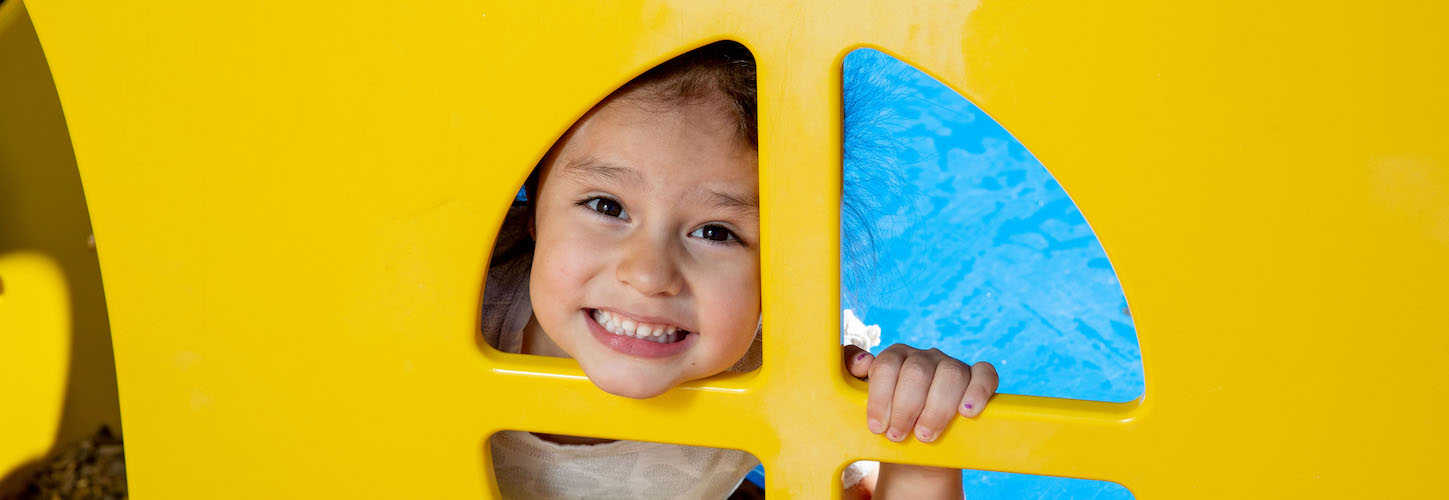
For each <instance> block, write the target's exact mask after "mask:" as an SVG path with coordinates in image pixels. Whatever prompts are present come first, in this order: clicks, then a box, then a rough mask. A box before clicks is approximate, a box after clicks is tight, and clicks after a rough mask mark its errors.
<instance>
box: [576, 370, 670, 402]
mask: <svg viewBox="0 0 1449 500" xmlns="http://www.w3.org/2000/svg"><path fill="white" fill-rule="evenodd" d="M585 375H588V376H589V381H591V382H593V383H594V386H595V387H598V388H599V389H602V390H603V391H604V392H607V393H609V394H613V395H615V396H623V397H626V398H634V399H648V398H652V397H654V396H658V395H660V394H664V393H666V392H669V390H670V389H673V388H674V384H672V383H668V382H665V381H659V380H655V381H651V382H648V383H646V382H645V381H642V380H638V379H637V378H634V377H609V376H602V377H595V376H593V375H592V374H589V373H588V372H587V371H585ZM616 378H619V379H626V380H615V379H616Z"/></svg>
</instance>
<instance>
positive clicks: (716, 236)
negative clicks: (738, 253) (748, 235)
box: [689, 224, 738, 243]
mask: <svg viewBox="0 0 1449 500" xmlns="http://www.w3.org/2000/svg"><path fill="white" fill-rule="evenodd" d="M689 235H690V236H693V237H695V238H704V239H706V240H710V241H718V242H721V243H723V242H726V241H730V240H738V238H736V237H735V233H732V232H730V230H728V229H725V228H724V227H721V226H716V225H712V224H711V225H708V226H704V227H701V228H699V229H695V230H694V232H692V233H689Z"/></svg>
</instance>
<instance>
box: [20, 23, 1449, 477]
mask: <svg viewBox="0 0 1449 500" xmlns="http://www.w3.org/2000/svg"><path fill="white" fill-rule="evenodd" d="M16 3H17V2H16V0H11V1H10V2H7V3H6V5H5V6H4V8H5V9H6V11H5V12H6V15H7V16H17V15H23V12H21V11H20V8H19V7H18V6H17V5H16ZM27 3H28V5H27V6H26V8H28V11H29V16H30V19H31V20H32V21H33V23H34V26H35V30H36V32H37V33H38V36H39V41H40V45H41V46H42V47H44V52H45V57H46V59H47V60H48V63H49V68H50V72H51V75H45V74H43V72H40V73H36V74H17V75H14V78H27V79H44V78H50V77H51V76H52V75H53V78H54V82H55V88H57V89H58V95H59V98H60V103H61V104H62V105H63V107H64V111H65V124H66V126H67V127H68V128H69V137H68V138H67V137H64V136H63V134H58V135H55V136H54V137H49V138H48V140H49V141H54V142H51V143H48V144H52V145H53V144H56V143H59V141H65V140H69V141H71V142H73V144H74V155H75V163H76V165H78V168H79V172H80V178H81V180H82V182H83V185H84V188H85V190H84V192H85V196H84V203H86V204H88V206H89V214H90V221H91V223H92V224H93V226H94V229H95V235H96V240H97V242H98V248H99V257H100V265H101V270H102V274H103V277H104V280H105V301H106V307H108V309H109V316H110V325H111V331H112V338H113V345H114V350H115V364H116V375H117V380H118V384H119V390H120V409H121V413H122V414H123V415H124V417H125V439H126V455H127V459H128V464H127V465H128V470H129V474H130V484H131V491H132V492H133V493H134V494H135V495H136V497H138V498H145V499H169V498H175V499H183V498H218V497H235V498H256V497H288V498H476V497H480V496H486V495H488V494H489V493H490V492H493V491H494V488H493V486H492V481H491V474H490V472H489V471H490V470H491V469H490V466H489V463H488V457H487V453H486V450H487V446H486V440H487V438H488V436H489V435H491V434H492V433H493V432H495V431H498V430H502V429H522V430H531V431H539V432H549V433H559V434H573V435H588V436H600V437H609V438H618V439H635V440H651V441H664V442H674V443H686V444H694V445H703V446H715V447H732V448H740V449H744V450H746V451H749V452H750V453H753V454H754V455H755V456H757V457H759V458H760V460H761V461H763V463H764V464H765V468H766V471H767V472H768V474H769V479H768V485H767V494H769V495H772V496H781V497H800V498H824V497H827V496H830V495H834V493H832V492H833V491H834V488H835V487H836V486H835V485H836V484H837V481H838V473H839V470H840V469H841V467H843V466H844V465H846V464H847V463H849V462H851V461H853V460H857V459H875V460H884V461H893V462H906V463H918V464H934V465H943V466H951V467H964V468H975V469H986V470H996V471H1009V472H1019V473H1030V474H1046V475H1058V476H1070V477H1080V478H1092V479H1102V480H1110V481H1115V482H1118V483H1120V484H1122V485H1124V486H1126V487H1127V488H1129V489H1131V491H1132V492H1133V493H1134V494H1135V495H1136V496H1137V497H1138V498H1142V499H1158V498H1173V499H1176V498H1240V497H1259V498H1283V497H1307V498H1319V497H1369V498H1427V497H1437V496H1442V494H1443V492H1442V491H1440V489H1439V488H1440V487H1439V481H1438V478H1437V475H1438V473H1439V472H1440V469H1441V468H1442V465H1443V458H1442V449H1443V448H1444V447H1445V446H1446V445H1449V425H1446V423H1449V422H1446V419H1445V417H1444V416H1443V415H1445V412H1446V410H1449V405H1446V403H1445V401H1446V400H1449V389H1446V384H1444V380H1445V379H1446V377H1445V376H1444V375H1443V374H1442V373H1441V369H1442V366H1443V364H1444V362H1445V360H1446V359H1449V341H1446V340H1445V335H1444V334H1445V333H1446V332H1449V326H1446V321H1449V315H1446V310H1449V140H1446V132H1449V91H1446V90H1445V89H1446V88H1449V69H1446V68H1449V65H1446V64H1444V61H1445V60H1446V53H1449V51H1446V46H1449V43H1446V42H1449V38H1446V34H1445V31H1444V30H1443V29H1442V27H1443V26H1445V25H1449V15H1446V14H1449V11H1446V4H1444V3H1442V2H1414V1H1395V2H1388V3H1382V4H1375V5H1373V6H1368V5H1363V4H1342V5H1336V4H1333V3H1324V2H1306V1H1292V2H1267V3H1264V2H1259V1H1252V0H1223V1H1217V2H1201V3H1193V2H1189V3H1183V2H1154V1H1123V2H1115V3H1102V2H1074V1H1045V2H1011V1H1004V0H990V1H976V2H971V1H917V2H909V3H907V4H904V5H901V4H898V3H897V2H884V1H876V2H851V1H840V0H802V1H796V2H779V1H770V0H760V1H738V2H705V1H697V2H659V1H624V2H578V3H564V4H562V5H556V6H539V5H538V4H537V3H536V2H508V3H502V2H492V1H485V2H481V3H480V2H474V1H458V0H441V1H437V2H425V3H416V2H397V1H391V0H386V1H384V0H350V1H347V2H250V3H244V4H236V3H228V2H194V1H165V0H137V1H132V2H64V1H58V0H31V1H30V2H27ZM22 24H24V23H22ZM726 38H728V39H734V40H738V41H740V42H742V43H744V44H745V45H747V46H749V47H750V49H751V50H753V51H754V53H755V55H756V57H757V58H758V60H759V78H760V80H759V82H760V88H759V95H760V116H761V124H760V125H761V127H760V133H761V135H760V176H761V198H762V199H761V203H762V206H761V209H762V211H763V221H762V222H763V225H764V235H763V239H764V246H763V257H762V258H763V269H762V272H763V283H764V285H763V286H764V290H763V296H764V301H765V302H764V307H765V317H766V323H767V324H768V325H769V326H768V328H769V330H770V331H771V332H774V334H772V335H766V336H765V339H766V345H765V360H766V363H765V366H764V368H763V369H761V370H759V371H758V372H756V373H751V374H747V375H743V376H730V377H716V378H713V379H709V380H705V381H701V382H699V383H695V384H690V385H688V386H686V387H683V388H680V389H677V390H675V391H672V392H670V393H667V394H665V395H664V396H661V397H658V398H654V399H650V400H645V401H636V400H630V399H624V398H619V397H613V396H609V395H607V394H605V393H603V392H601V391H598V390H597V389H595V388H594V387H593V386H592V385H590V384H589V382H588V381H587V380H585V379H584V378H583V376H582V373H581V372H580V370H579V369H578V367H577V366H576V365H575V364H574V363H573V362H571V361H568V360H557V359H538V358H533V357H527V356H519V355H509V354H503V353H499V352H497V351H494V350H491V349H489V348H486V347H482V346H480V345H478V341H477V334H476V329H477V321H478V320H477V315H478V314H477V313H478V305H479V300H480V295H481V290H482V277H483V275H484V270H485V266H486V262H485V257H486V256H487V255H488V252H489V249H490V248H491V244H492V239H493V236H494V235H493V233H494V232H495V231H496V229H497V228H498V227H499V225H500V223H501V220H502V217H503V215H504V212H505V210H506V207H507V206H508V204H509V201H510V200H511V199H512V197H513V195H514V193H515V192H516V191H517V189H518V186H519V185H520V183H521V182H522V181H523V179H524V177H525V176H526V175H527V173H528V171H529V169H530V168H531V167H532V166H533V165H534V164H535V162H536V161H537V159H538V158H539V157H540V156H541V154H542V153H543V152H544V151H545V149H546V148H547V147H548V146H549V145H550V144H551V143H552V142H553V141H554V139H555V138H556V137H557V136H558V135H559V134H560V133H561V132H562V131H563V130H564V129H565V128H567V126H568V125H569V124H570V123H571V122H572V121H573V120H574V119H575V118H577V117H578V116H579V115H580V114H582V113H583V112H584V111H585V110H587V109H588V108H589V107H590V106H591V105H593V104H594V103H595V102H597V101H598V100H599V99H600V98H602V97H603V96H605V95H607V94H608V92H609V91H610V90H611V89H613V88H614V87H616V86H618V85H620V84H621V83H623V82H625V81H627V80H628V79H629V78H631V77H632V76H633V75H635V74H638V73H639V72H641V71H643V70H644V69H647V68H649V67H651V66H652V65H654V64H657V63H658V62H661V61H663V60H665V59H667V58H669V57H670V56H672V55H674V54H677V53H679V52H681V51H683V50H686V49H688V48H691V47H695V46H699V45H702V44H705V43H708V42H710V41H714V40H719V39H726ZM861 46H872V47H878V48H880V49H881V50H884V51H887V52H889V53H891V54H893V55H896V56H898V57H900V58H901V59H903V60H905V61H908V62H910V63H912V64H915V65H917V66H919V67H920V68H922V69H924V70H926V71H928V72H930V73H931V74H933V75H935V76H936V77H938V78H940V79H941V80H942V81H944V82H946V83H947V84H949V85H951V86H952V87H954V88H955V89H957V90H958V91H960V92H961V93H962V95H964V96H966V97H967V98H969V99H971V100H972V101H974V102H975V103H977V104H978V105H980V106H981V107H982V108H983V109H984V110H986V111H987V112H989V113H991V114H992V116H993V117H995V118H996V119H998V120H999V121H1000V122H1001V123H1002V124H1003V125H1004V126H1005V127H1006V128H1007V129H1008V130H1010V131H1011V132H1012V133H1013V134H1015V135H1016V136H1017V137H1018V138H1019V139H1020V140H1021V141H1022V143H1023V144H1025V145H1026V146H1027V147H1029V148H1031V150H1032V151H1033V152H1034V153H1035V154H1036V155H1037V157H1038V158H1040V159H1041V161H1042V163H1044V164H1045V165H1046V166H1047V167H1048V168H1049V169H1050V170H1051V171H1052V173H1053V175H1055V176H1056V178H1057V179H1058V180H1059V181H1060V182H1061V184H1062V185H1063V186H1064V187H1065V188H1066V189H1067V190H1068V191H1069V192H1070V193H1071V194H1072V198H1073V199H1074V200H1075V201H1076V203H1077V204H1078V206H1079V207H1080V208H1081V210H1082V212H1083V213H1084V214H1086V216H1087V218H1088V219H1089V220H1090V221H1091V222H1092V226H1093V228H1094V229H1095V230H1096V232H1097V235H1098V237H1099V238H1100V239H1101V242H1102V244H1103V245H1104V246H1105V248H1106V249H1107V251H1108V252H1109V254H1110V255H1111V256H1112V258H1113V264H1114V266H1115V268H1116V271H1117V273H1118V275H1119V277H1120V279H1121V281H1122V284H1123V287H1124V289H1125V293H1126V296H1127V298H1128V300H1129V301H1130V302H1131V304H1132V312H1133V319H1134V321H1135V323H1136V325H1137V328H1138V332H1139V337H1140V340H1141V347H1142V358H1143V365H1144V370H1145V376H1146V381H1147V383H1146V386H1147V389H1146V391H1147V392H1146V394H1144V395H1143V396H1142V397H1141V398H1138V399H1137V400H1136V401H1133V402H1130V403H1122V404H1113V403H1101V402H1089V401H1071V400H1059V399H1048V398H1039V397H1028V396H1017V395H1001V396H998V397H997V398H996V399H995V400H994V401H993V402H992V403H991V406H990V407H989V408H988V410H987V411H986V413H985V414H984V415H982V416H981V417H980V418H978V419H975V420H974V421H958V422H956V423H955V424H954V425H953V426H952V427H951V428H950V430H949V431H948V432H947V433H946V434H945V435H944V436H942V437H941V439H940V441H938V443H937V444H934V445H922V444H920V443H916V442H914V441H912V442H907V443H904V444H895V443H891V442H889V441H886V440H885V439H882V438H880V437H879V436H875V435H872V434H870V433H869V432H867V431H866V429H865V425H864V418H863V415H864V409H863V406H864V399H865V398H864V392H863V389H862V388H863V384H861V383H857V382H854V381H850V380H847V376H846V374H844V372H843V370H842V368H841V366H840V356H839V346H838V344H837V342H838V336H837V332H838V328H839V323H838V322H839V320H840V309H839V307H838V303H837V297H838V295H839V294H838V293H837V291H838V284H837V283H838V279H837V273H838V265H839V260H838V248H839V241H840V238H839V234H838V229H837V228H838V223H837V221H838V210H839V206H838V205H839V201H840V194H839V192H840V189H839V188H840V182H841V181H840V164H841V144H840V143H841V138H840V129H841V126H840V114H841V113H840V109H841V99H840V88H839V87H840V71H839V70H840V67H841V60H842V59H843V57H844V55H845V54H846V53H848V52H849V51H850V50H852V49H854V48H857V47H861ZM6 49H7V50H10V49H11V47H10V46H7V47H6ZM0 57H5V58H11V57H16V55H15V54H13V53H4V54H0ZM5 78H12V76H11V75H6V76H5ZM4 112H8V110H0V113H4ZM42 142H44V141H42ZM4 144H5V147H7V148H25V147H41V146H45V144H39V143H36V142H33V141H32V142H31V143H29V144H15V143H12V142H7V143H4ZM25 166H26V165H19V164H6V165H0V168H3V169H5V170H7V171H9V170H17V169H23V168H25ZM7 178H8V177H7ZM24 188H25V187H24V186H20V187H19V189H24ZM4 189H5V191H4V192H5V193H9V192H12V191H14V190H15V189H17V186H5V187H4ZM0 207H3V210H6V211H10V213H6V214H5V216H6V217H7V219H4V220H9V219H8V217H12V216H14V211H19V213H20V214H21V215H20V216H17V217H31V218H32V219H34V218H37V217H43V215H37V214H36V212H35V211H30V212H26V210H27V207H25V206H19V207H16V206H11V205H0ZM801 228H815V230H813V231H801V230H800V229H801ZM47 259H50V260H54V259H53V258H50V257H47V256H45V255H44V254H36V253H34V252H31V253H25V254H23V255H22V254H19V253H16V255H0V263H3V265H4V266H5V267H3V268H0V279H3V280H4V283H5V288H4V290H3V295H0V325H3V326H4V327H5V328H6V331H5V332H3V335H4V336H5V337H6V338H7V339H9V338H12V337H17V336H23V335H27V334H28V332H30V331H31V330H29V329H27V328H29V327H35V328H36V330H35V331H36V332H37V333H40V334H45V333H46V332H48V331H51V330H44V329H42V328H40V327H39V326H38V325H40V324H41V323H42V322H44V321H59V320H55V319H54V318H53V317H54V316H57V315H63V314H64V313H62V312H59V311H50V310H38V309H36V308H34V307H30V308H27V307H26V304H40V303H45V302H44V301H46V300H50V301H51V302H52V303H59V302H64V299H63V298H62V299H55V298H54V297H52V298H45V297H39V298H36V297H32V296H31V294H52V295H54V294H58V293H59V294H64V293H67V292H66V290H67V289H66V288H65V287H61V286H59V285H56V283H57V282H58V280H61V279H62V278H61V277H59V276H60V273H58V272H56V271H54V269H53V268H54V267H55V266H54V265H51V264H45V262H47ZM47 266H49V267H47ZM47 269H50V270H49V271H47ZM47 280H49V281H47ZM12 281H13V283H12ZM23 283H37V284H36V285H34V286H22V284H23ZM47 283H48V284H47ZM32 290H34V292H32ZM68 293H77V291H75V290H71V291H70V292H68ZM57 307H59V306H57ZM17 318H18V319H17ZM28 318H29V319H28ZM46 318H51V319H46ZM52 330H53V329H52ZM7 342H9V340H7ZM6 345H12V344H6ZM15 345H20V344H15ZM25 345H30V344H25ZM35 345H40V344H39V343H37V344H35ZM37 349H42V348H40V347H37ZM44 349H53V348H52V347H44ZM46 352H53V351H46ZM0 356H3V358H0V359H4V360H5V361H6V362H7V363H12V364H10V365H7V366H4V367H0V375H6V376H14V375H15V374H17V373H27V374H32V375H33V374H53V375H49V376H57V377H58V376H63V375H62V374H63V373H64V369H63V367H60V368H58V367H57V366H56V363H64V362H65V361H64V360H63V359H59V360H58V359H57V356H54V355H45V356H39V355H38V356H17V355H15V354H14V353H10V352H6V353H0ZM60 358H63V356H61V357H60ZM33 376H36V377H44V376H47V375H33ZM52 385H56V384H52ZM47 387H49V386H47ZM541 394H547V395H549V396H548V397H539V395H541ZM6 398H7V399H10V396H8V395H7V396H6ZM32 399H33V400H35V401H40V400H43V399H45V398H44V397H40V396H37V397H36V398H32ZM52 399H54V398H52ZM27 401H28V400H27ZM47 401H49V400H47ZM7 403H8V401H7ZM36 404H40V403H36ZM26 410H28V409H27V408H25V407H21V408H19V410H18V411H21V412H23V411H26ZM5 411H6V412H16V411H17V410H16V409H15V408H13V407H7V409H6V410H5ZM37 428H38V427H37ZM14 446H18V445H14V444H12V441H11V440H9V439H8V438H7V439H4V440H0V458H5V457H11V456H12V455H16V456H18V455H17V454H19V453H21V452H18V451H13V450H10V449H9V448H11V447H14ZM26 446H31V447H34V446H35V445H34V444H33V443H30V444H26ZM7 459H8V458H7ZM9 465H10V464H0V466H7V467H8V466H9Z"/></svg>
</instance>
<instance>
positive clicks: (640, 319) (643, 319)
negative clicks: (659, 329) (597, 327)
mask: <svg viewBox="0 0 1449 500" xmlns="http://www.w3.org/2000/svg"><path fill="white" fill-rule="evenodd" d="M594 309H598V310H600V311H608V313H609V314H614V315H618V316H623V317H624V318H626V319H631V320H634V322H635V323H648V324H651V325H663V326H672V327H674V328H677V329H680V330H684V331H689V332H696V333H698V331H697V330H695V329H694V328H690V327H686V326H684V325H682V324H680V323H679V322H678V321H675V320H673V319H670V318H665V317H662V316H640V315H637V314H630V313H626V312H623V311H620V310H618V309H614V308H612V307H596V308H594ZM585 312H589V310H588V309H586V310H585Z"/></svg>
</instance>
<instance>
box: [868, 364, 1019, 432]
mask: <svg viewBox="0 0 1449 500" xmlns="http://www.w3.org/2000/svg"><path fill="white" fill-rule="evenodd" d="M845 367H846V369H847V370H849V371H850V374H851V375H854V376H856V377H858V378H862V379H867V380H869V382H870V396H869V399H868V401H867V403H866V410H865V417H866V426H867V427H869V428H870V431H871V432H874V433H876V434H881V433H885V436H886V439H890V440H891V441H895V442H900V441H904V440H905V439H906V435H907V434H910V433H912V432H914V433H915V435H916V439H918V440H920V441H921V442H923V443H929V442H931V441H935V440H936V438H937V437H938V436H940V435H941V431H943V430H945V429H946V425H947V424H950V423H951V418H952V417H954V416H956V415H957V414H960V415H961V416H963V417H975V416H977V415H980V414H981V410H982V408H983V407H985V406H986V402H987V401H988V400H990V399H991V395H992V394H994V393H995V392H996V385H997V379H996V367H993V366H991V363H986V362H981V363H976V364H974V365H969V366H968V365H967V364H966V363H962V362H961V361H958V360H957V359H956V358H952V357H950V356H947V355H946V354H945V353H943V352H941V351H940V350H938V349H931V350H929V351H922V350H920V349H916V348H913V347H911V346H908V345H905V344H895V345H892V346H890V347H887V348H886V349H885V350H884V351H881V353H880V356H872V355H871V354H870V353H869V352H866V351H865V350H863V349H861V348H859V347H856V346H853V345H847V346H845Z"/></svg>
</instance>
